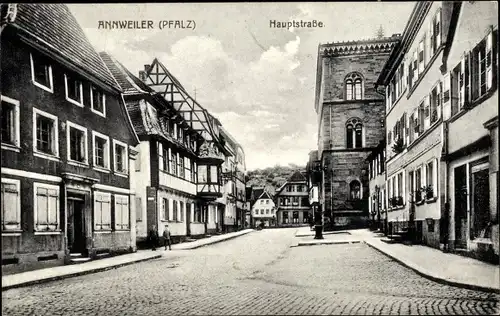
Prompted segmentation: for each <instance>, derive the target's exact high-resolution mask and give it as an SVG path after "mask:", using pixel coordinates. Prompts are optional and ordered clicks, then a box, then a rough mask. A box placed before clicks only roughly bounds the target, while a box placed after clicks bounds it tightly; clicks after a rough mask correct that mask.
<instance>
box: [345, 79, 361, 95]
mask: <svg viewBox="0 0 500 316" xmlns="http://www.w3.org/2000/svg"><path fill="white" fill-rule="evenodd" d="M362 98H363V79H362V78H361V76H360V75H359V74H357V73H351V74H349V75H347V76H346V79H345V99H346V100H361V99H362Z"/></svg>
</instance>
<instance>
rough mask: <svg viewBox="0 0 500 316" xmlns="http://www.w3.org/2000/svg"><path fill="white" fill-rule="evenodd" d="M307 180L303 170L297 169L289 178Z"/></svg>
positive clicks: (293, 180) (297, 180) (290, 179)
mask: <svg viewBox="0 0 500 316" xmlns="http://www.w3.org/2000/svg"><path fill="white" fill-rule="evenodd" d="M302 181H307V180H306V178H305V177H304V175H303V174H302V172H300V171H295V172H294V173H293V174H292V176H291V177H290V178H289V179H288V182H302Z"/></svg>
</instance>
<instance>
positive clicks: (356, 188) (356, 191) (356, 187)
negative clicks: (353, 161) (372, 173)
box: [349, 180, 361, 200]
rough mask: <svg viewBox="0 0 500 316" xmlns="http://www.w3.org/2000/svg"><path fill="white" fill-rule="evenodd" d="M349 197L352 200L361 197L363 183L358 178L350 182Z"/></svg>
mask: <svg viewBox="0 0 500 316" xmlns="http://www.w3.org/2000/svg"><path fill="white" fill-rule="evenodd" d="M349 197H350V199H351V200H360V199H361V183H359V181H358V180H353V181H351V183H349Z"/></svg>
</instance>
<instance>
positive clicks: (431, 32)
mask: <svg viewBox="0 0 500 316" xmlns="http://www.w3.org/2000/svg"><path fill="white" fill-rule="evenodd" d="M434 21H435V18H433V19H431V20H430V21H429V43H430V45H429V47H430V54H429V56H432V55H433V54H434V51H435V50H434V43H435V42H434Z"/></svg>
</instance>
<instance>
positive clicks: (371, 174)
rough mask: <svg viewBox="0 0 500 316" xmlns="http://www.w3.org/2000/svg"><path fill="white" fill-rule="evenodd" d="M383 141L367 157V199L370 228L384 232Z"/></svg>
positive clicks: (385, 219)
mask: <svg viewBox="0 0 500 316" xmlns="http://www.w3.org/2000/svg"><path fill="white" fill-rule="evenodd" d="M385 146H386V144H385V140H382V141H381V142H380V143H379V145H378V146H377V147H376V148H375V149H374V150H373V151H372V152H371V153H370V154H369V155H368V157H367V158H366V162H367V163H368V178H369V197H368V210H369V214H370V223H371V227H372V228H377V229H380V230H382V231H383V230H384V229H385V227H386V225H385V223H386V222H387V212H386V210H387V209H386V205H385V195H386V189H385V181H386V179H385V176H386V173H385Z"/></svg>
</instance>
